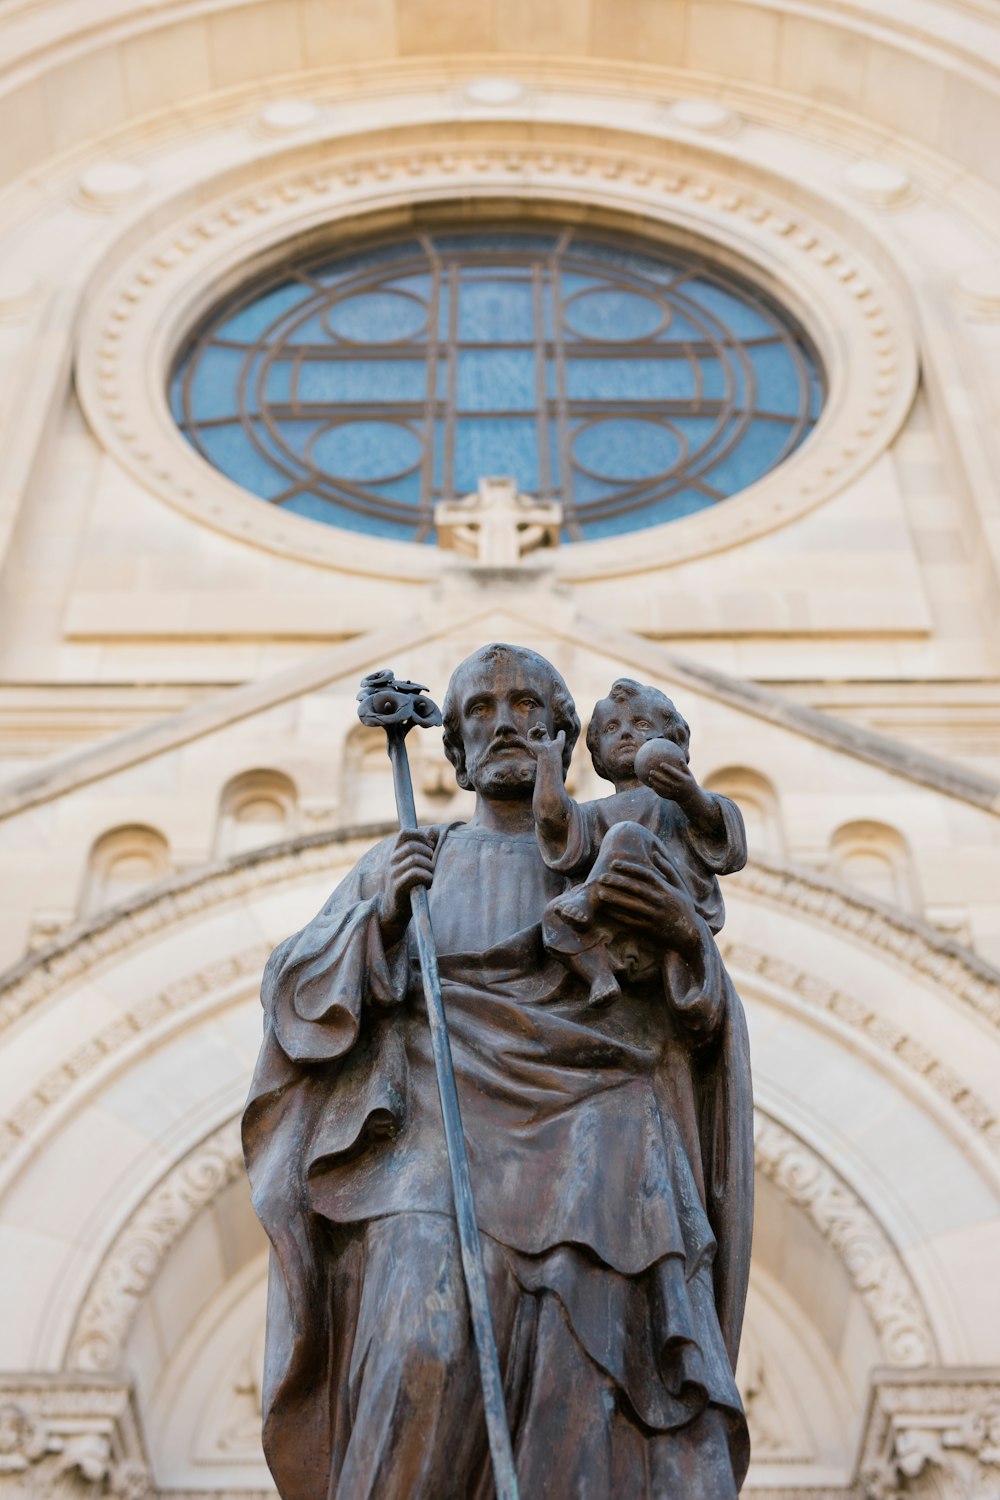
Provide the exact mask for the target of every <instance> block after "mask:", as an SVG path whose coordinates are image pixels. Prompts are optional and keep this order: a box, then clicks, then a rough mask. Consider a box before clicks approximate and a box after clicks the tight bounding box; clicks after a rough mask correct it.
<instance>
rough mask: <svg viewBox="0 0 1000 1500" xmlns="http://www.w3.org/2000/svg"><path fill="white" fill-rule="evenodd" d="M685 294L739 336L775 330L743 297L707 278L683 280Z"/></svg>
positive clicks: (751, 336)
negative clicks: (714, 283)
mask: <svg viewBox="0 0 1000 1500" xmlns="http://www.w3.org/2000/svg"><path fill="white" fill-rule="evenodd" d="M684 291H685V295H686V296H688V297H690V299H691V301H692V302H696V303H697V304H698V306H699V307H704V308H707V309H708V311H709V312H710V313H711V314H712V315H713V317H715V318H716V319H717V320H718V322H719V323H721V324H722V326H723V327H724V328H725V329H726V330H727V331H728V332H729V334H730V335H735V336H736V337H737V338H739V339H757V338H767V337H768V335H769V334H772V333H773V332H774V323H773V321H772V319H771V318H770V317H769V316H768V315H767V314H766V313H765V312H763V311H762V310H761V309H760V308H758V307H755V306H754V305H753V303H752V302H749V301H747V300H746V298H744V297H735V296H733V294H732V293H731V292H724V291H723V290H722V288H721V287H719V286H714V285H713V283H712V282H710V281H702V280H700V279H698V278H692V280H691V281H687V282H685V283H684Z"/></svg>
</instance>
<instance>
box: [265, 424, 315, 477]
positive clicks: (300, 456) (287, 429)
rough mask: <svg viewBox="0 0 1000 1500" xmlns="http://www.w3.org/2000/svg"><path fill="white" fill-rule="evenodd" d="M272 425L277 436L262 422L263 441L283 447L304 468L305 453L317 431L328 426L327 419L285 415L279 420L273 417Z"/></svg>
mask: <svg viewBox="0 0 1000 1500" xmlns="http://www.w3.org/2000/svg"><path fill="white" fill-rule="evenodd" d="M271 420H272V426H273V428H274V431H275V434H276V436H275V437H273V438H272V437H271V436H270V435H269V434H268V433H266V432H265V430H264V424H263V423H261V424H260V428H261V441H262V442H263V443H264V444H265V445H266V446H267V447H269V448H273V449H275V450H277V449H279V448H280V449H283V451H284V453H285V455H286V461H287V455H289V454H291V455H292V459H293V462H296V461H297V462H298V463H299V465H300V466H301V467H302V468H303V469H304V467H305V455H306V454H307V453H308V451H309V444H310V443H311V442H312V440H313V438H314V437H315V436H316V435H317V433H319V432H322V431H323V428H324V427H325V426H326V420H325V419H324V420H323V421H321V422H318V421H316V420H315V419H314V420H313V421H303V420H302V418H301V417H283V418H278V419H277V420H276V419H274V418H273V417H272V419H271Z"/></svg>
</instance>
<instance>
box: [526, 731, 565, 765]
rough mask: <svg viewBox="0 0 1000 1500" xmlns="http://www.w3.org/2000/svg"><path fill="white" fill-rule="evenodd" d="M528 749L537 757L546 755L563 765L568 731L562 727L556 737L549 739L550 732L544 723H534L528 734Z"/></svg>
mask: <svg viewBox="0 0 1000 1500" xmlns="http://www.w3.org/2000/svg"><path fill="white" fill-rule="evenodd" d="M526 739H527V741H528V749H529V750H530V751H531V753H532V755H533V756H534V757H535V759H536V760H537V759H540V758H541V757H542V756H544V757H545V758H546V759H547V760H551V761H555V762H557V763H558V764H559V765H560V766H561V765H562V759H563V751H564V750H565V748H566V731H565V729H560V731H559V733H558V734H557V735H556V737H555V739H551V740H550V739H549V732H548V730H547V729H546V728H545V725H544V724H532V726H531V728H530V729H529V730H528V733H527V735H526Z"/></svg>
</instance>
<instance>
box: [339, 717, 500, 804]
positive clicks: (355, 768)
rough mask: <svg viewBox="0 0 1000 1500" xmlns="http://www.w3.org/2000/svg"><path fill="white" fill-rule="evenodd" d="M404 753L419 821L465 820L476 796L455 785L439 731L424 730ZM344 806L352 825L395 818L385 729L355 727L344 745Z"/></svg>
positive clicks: (409, 739) (410, 740)
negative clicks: (406, 757) (407, 759)
mask: <svg viewBox="0 0 1000 1500" xmlns="http://www.w3.org/2000/svg"><path fill="white" fill-rule="evenodd" d="M406 750H407V755H408V758H409V762H410V775H411V778H412V781H413V795H414V799H415V801H416V805H417V815H418V817H419V818H420V819H421V820H422V821H424V822H428V823H438V822H451V821H452V820H456V819H461V818H466V817H468V816H469V814H470V813H471V811H472V807H473V796H472V793H471V792H466V791H463V790H462V789H461V788H460V787H459V785H458V783H457V782H456V780H455V773H454V771H453V770H452V768H451V766H450V765H449V764H448V762H447V760H446V759H445V756H444V751H443V750H442V747H441V731H440V729H421V730H417V731H414V732H413V733H412V734H410V735H408V736H407V740H406ZM341 784H342V786H343V795H342V802H341V812H342V821H343V822H344V823H345V824H348V825H356V824H361V823H376V822H385V821H391V820H392V819H393V818H394V817H395V811H396V806H395V800H394V796H393V789H392V770H391V768H390V765H389V757H388V755H387V753H386V738H385V730H384V729H369V728H368V727H367V726H366V725H364V724H356V725H355V726H354V727H353V728H352V729H351V730H350V731H349V732H348V735H347V739H346V741H345V744H344V769H343V777H342V782H341Z"/></svg>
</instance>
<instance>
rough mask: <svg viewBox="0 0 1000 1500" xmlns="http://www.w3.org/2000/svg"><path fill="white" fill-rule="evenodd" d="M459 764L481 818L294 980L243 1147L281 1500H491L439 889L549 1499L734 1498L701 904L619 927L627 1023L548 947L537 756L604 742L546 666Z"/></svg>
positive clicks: (503, 1299)
mask: <svg viewBox="0 0 1000 1500" xmlns="http://www.w3.org/2000/svg"><path fill="white" fill-rule="evenodd" d="M444 723H445V750H446V753H447V755H448V757H449V759H450V760H451V762H452V764H453V765H454V766H455V769H456V773H457V776H458V781H459V783H460V785H462V786H463V787H471V788H473V789H474V790H475V793H476V810H475V813H474V815H473V817H472V819H471V821H470V822H468V823H464V824H457V825H451V826H448V827H436V828H424V829H421V830H419V831H417V832H410V833H401V834H399V835H397V836H396V837H395V838H390V839H387V840H386V841H384V842H383V843H381V844H379V845H378V846H377V847H376V848H374V849H372V850H371V851H370V853H368V854H367V855H366V856H365V857H364V858H363V859H362V860H361V861H360V863H359V864H358V865H357V867H356V868H355V870H354V871H353V872H352V874H351V875H349V876H348V877H347V879H346V880H344V882H343V883H342V884H341V885H340V886H339V887H338V889H337V890H336V891H335V892H334V893H333V895H332V896H331V897H330V899H329V901H328V902H327V903H326V905H325V906H324V907H323V909H322V911H321V912H320V913H319V914H318V915H317V916H316V917H315V918H314V919H313V920H312V921H311V922H310V923H309V924H308V926H307V927H305V928H304V929H303V931H302V932H300V933H299V934H298V935H297V936H295V937H292V938H290V939H289V940H288V941H287V942H285V943H282V944H281V946H280V947H279V948H278V949H277V950H276V951H275V953H274V954H273V955H272V957H271V959H270V962H269V963H268V965H267V969H266V972H265V975H264V983H263V992H262V993H263V1003H264V1013H265V1020H264V1040H263V1045H262V1048H261V1053H260V1059H259V1062H258V1066H257V1071H256V1074H255V1077H254V1081H253V1085H252V1088H251V1093H250V1099H249V1102H248V1104H247V1109H246V1114H245V1117H244V1122H243V1136H244V1144H245V1150H246V1159H247V1165H248V1169H249V1173H250V1178H251V1183H252V1188H253V1200H254V1205H255V1208H256V1210H257V1213H258V1214H259V1216H260V1218H261V1220H262V1222H263V1224H264V1227H265V1229H266V1230H267V1233H268V1235H269V1237H270V1240H271V1246H272V1253H271V1269H270V1282H269V1294H268V1312H267V1345H266V1359H265V1378H264V1391H263V1404H264V1448H265V1453H266V1455H267V1459H268V1463H269V1464H270V1467H271V1470H272V1473H273V1474H274V1477H275V1481H276V1483H277V1485H278V1489H279V1491H280V1493H281V1495H282V1497H283V1500H369V1497H371V1500H374V1497H377V1500H470V1497H471V1500H477V1497H478V1500H488V1497H490V1496H491V1495H492V1494H493V1485H492V1479H491V1471H490V1463H489V1454H488V1448H487V1439H486V1427H485V1421H484V1415H483V1406H482V1397H481V1394H480V1390H479V1382H478V1373H477V1364H476V1354H475V1349H474V1345H473V1338H472V1331H471V1326H470V1321H469V1314H468V1307H467V1301H466V1296H465V1291H464V1286H463V1282H462V1275H461V1264H460V1258H459V1249H458V1241H457V1234H456V1229H455V1224H454V1212H453V1205H452V1198H451V1185H450V1178H449V1172H448V1162H447V1157H446V1154H445V1145H444V1137H443V1130H442V1123H441V1115H440V1109H439V1104H438V1098H437V1090H436V1084H435V1075H434V1068H433V1062H432V1058H431V1051H430V1044H429V1037H428V1029H427V1020H426V1014H425V1012H424V1003H423V998H422V990H421V984H420V976H419V971H418V967H417V962H416V957H415V950H414V947H413V943H412V938H411V934H410V930H409V912H410V891H411V889H412V887H414V886H416V885H423V886H426V887H427V888H428V894H429V902H430V909H431V916H432V921H433V926H434V933H435V938H436V944H437V949H438V955H439V965H440V974H441V985H442V993H443V997H444V1004H445V1009H446V1012H447V1017H448V1025H449V1030H450V1035H451V1047H452V1052H453V1056H454V1063H455V1071H456V1077H457V1085H458V1093H459V1098H460V1101H461V1108H462V1116H463V1123H464V1128H465V1133H466V1138H467V1141H468V1148H469V1157H470V1161H471V1171H472V1181H473V1189H474V1194H475V1203H476V1218H477V1222H478V1225H479V1230H480V1234H481V1237H482V1242H483V1252H484V1259H485V1266H486V1276H487V1283H488V1287H489V1297H490V1305H491V1310H492V1315H493V1323H494V1328H495V1333H496V1339H497V1345H498V1349H499V1356H500V1366H501V1371H502V1374H503V1380H504V1386H505V1394H506V1403H507V1411H508V1417H509V1422H510V1429H511V1437H512V1442H513V1448H514V1455H515V1461H516V1466H517V1473H518V1479H519V1484H520V1488H521V1493H522V1495H524V1496H525V1497H526V1500H541V1497H543V1496H544V1497H547V1500H612V1497H614V1500H622V1497H625V1496H628V1497H630V1500H638V1497H649V1500H653V1497H656V1500H666V1497H670V1500H726V1497H735V1496H736V1494H737V1493H738V1490H739V1487H740V1484H741V1483H742V1480H743V1478H744V1475H745V1472H746V1467H747V1462H748V1456H749V1445H748V1438H747V1429H746V1422H745V1419H744V1415H743V1409H742V1406H741V1403H740V1398H739V1395H738V1393H737V1390H736V1386H735V1383H734V1379H733V1367H734V1365H735V1361H736V1353H737V1348H738V1344H739V1335H740V1325H741V1321H742V1315H743V1305H744V1300H745V1295H746V1285H747V1274H748V1267H749V1248H750V1230H751V1218H752V1205H751V1194H752V1167H753V1157H752V1136H751V1096H750V1074H749V1064H748V1055H747V1044H746V1031H745V1025H744V1021H743V1014H742V1007H741V1005H740V1002H739V999H738V998H737V996H736V994H735V992H734V990H733V988H732V986H731V984H730V983H729V980H728V978H727V975H726V972H725V969H724V967H723V964H722V961H721V958H720V956H719V952H718V949H717V947H716V944H715V941H714V939H713V937H712V934H711V932H710V931H709V930H708V927H707V926H706V924H705V922H704V921H703V920H702V918H701V917H700V916H699V915H698V913H697V911H696V910H695V907H694V904H693V902H692V901H691V899H690V898H689V897H688V895H687V894H686V892H685V891H684V889H683V888H678V882H677V881H670V880H668V879H666V878H664V877H663V876H661V875H660V874H659V873H658V872H657V870H656V869H655V868H653V867H645V866H639V865H635V866H633V867H628V866H626V867H625V868H623V869H621V870H619V871H618V873H617V874H613V875H612V876H611V877H610V878H609V880H608V881H607V882H606V885H605V889H604V904H605V910H606V911H610V912H611V913H612V916H613V917H614V918H615V919H616V920H617V921H619V922H620V923H621V925H622V928H623V930H624V929H632V930H633V932H634V933H635V934H636V936H637V937H641V939H642V942H643V943H644V944H645V945H647V947H648V945H649V944H651V943H652V944H654V945H655V947H656V948H657V949H658V950H659V951H660V952H661V953H662V962H660V963H659V966H658V968H657V970H656V972H655V974H654V975H653V977H652V978H650V977H646V978H645V979H643V981H642V982H641V983H634V984H631V985H630V984H629V983H628V982H624V983H623V986H622V995H621V997H620V998H619V999H618V1000H617V1001H616V1002H615V1004H614V1005H613V1006H612V1007H609V1008H608V1009H605V1010H595V1009H594V1008H593V1007H590V1006H588V1004H587V998H588V992H587V986H586V984H585V983H584V982H582V981H581V979H580V978H579V977H578V976H576V975H574V974H573V973H571V972H570V971H569V970H568V969H567V968H566V967H564V966H563V965H562V964H561V963H560V962H559V960H558V958H557V957H555V956H553V955H552V954H550V953H549V952H547V951H546V949H545V947H544V945H543V942H542V934H541V926H540V924H541V918H542V913H543V911H544V909H545V907H546V905H547V904H548V902H549V901H550V900H551V899H552V898H553V897H554V896H556V895H558V894H559V893H560V892H561V891H563V890H564V889H566V886H567V879H566V877H565V876H564V875H561V874H559V873H558V872H556V871H553V870H551V869H549V868H548V866H547V865H546V864H545V862H544V860H543V859H542V857H541V853H540V851H539V847H538V843H537V840H536V836H535V831H534V826H533V822H532V807H531V798H532V789H533V784H534V779H535V770H536V758H535V755H534V754H533V753H532V751H531V748H530V745H529V741H528V735H529V732H530V731H531V730H532V729H536V733H537V728H536V726H541V728H542V729H544V731H545V733H546V735H547V736H548V737H550V738H551V737H554V736H556V735H557V733H558V731H559V730H563V731H564V732H565V735H566V745H565V764H566V765H567V766H568V764H569V757H570V754H571V752H572V749H573V745H574V743H575V741H576V739H577V736H578V734H579V729H580V723H579V719H578V718H577V715H576V711H575V709H574V706H573V700H572V698H571V697H570V695H569V692H568V690H567V688H566V684H565V683H564V682H563V680H562V678H561V677H560V675H559V673H558V672H557V671H556V670H555V669H554V668H553V667H552V666H551V665H550V664H549V663H548V662H547V661H545V660H544V659H543V658H542V657H540V656H538V655H537V654H536V653H534V652H532V651H527V650H523V649H521V648H518V647H513V646H502V645H494V646H487V647H485V648H484V649H483V650H481V651H478V652H476V653H475V654H474V655H473V656H471V657H469V658H468V659H467V660H466V661H464V662H462V664H461V665H460V666H459V667H458V669H457V671H456V672H455V673H454V675H453V677H452V679H451V682H450V683H449V686H448V691H447V695H446V698H445V703H444Z"/></svg>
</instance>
